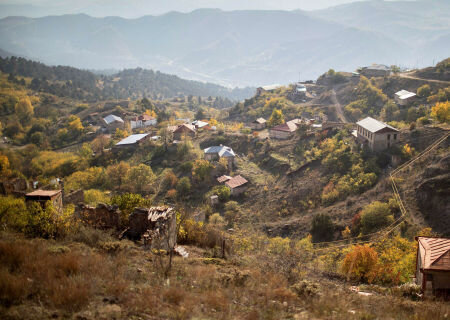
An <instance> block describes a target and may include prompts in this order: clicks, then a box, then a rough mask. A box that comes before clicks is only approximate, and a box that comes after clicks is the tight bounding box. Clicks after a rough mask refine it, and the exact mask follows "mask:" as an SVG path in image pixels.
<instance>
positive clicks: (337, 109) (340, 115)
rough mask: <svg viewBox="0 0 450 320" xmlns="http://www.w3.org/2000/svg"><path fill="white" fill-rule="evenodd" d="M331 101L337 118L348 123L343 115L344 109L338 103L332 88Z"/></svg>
mask: <svg viewBox="0 0 450 320" xmlns="http://www.w3.org/2000/svg"><path fill="white" fill-rule="evenodd" d="M331 101H333V104H334V106H335V107H336V114H337V116H338V118H339V120H341V121H342V122H344V123H348V120H347V118H346V117H345V115H344V110H343V109H342V105H341V104H340V103H339V100H338V99H337V96H336V91H335V90H334V89H332V90H331Z"/></svg>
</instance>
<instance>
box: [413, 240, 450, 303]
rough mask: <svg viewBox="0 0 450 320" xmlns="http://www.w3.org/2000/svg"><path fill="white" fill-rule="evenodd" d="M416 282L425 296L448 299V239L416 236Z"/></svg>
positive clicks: (449, 297)
mask: <svg viewBox="0 0 450 320" xmlns="http://www.w3.org/2000/svg"><path fill="white" fill-rule="evenodd" d="M416 241H417V244H418V245H417V258H416V283H417V284H418V285H419V286H421V288H422V292H423V294H424V296H425V297H430V296H431V295H434V296H436V297H438V298H443V299H445V300H449V299H450V239H449V238H429V237H416Z"/></svg>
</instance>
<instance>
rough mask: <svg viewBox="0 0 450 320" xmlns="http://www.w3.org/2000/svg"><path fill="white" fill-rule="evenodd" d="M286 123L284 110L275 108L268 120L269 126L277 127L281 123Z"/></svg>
mask: <svg viewBox="0 0 450 320" xmlns="http://www.w3.org/2000/svg"><path fill="white" fill-rule="evenodd" d="M283 123H284V115H283V111H282V110H278V109H273V111H272V115H271V116H270V118H269V120H268V121H267V125H268V126H269V127H275V126H277V125H279V124H283Z"/></svg>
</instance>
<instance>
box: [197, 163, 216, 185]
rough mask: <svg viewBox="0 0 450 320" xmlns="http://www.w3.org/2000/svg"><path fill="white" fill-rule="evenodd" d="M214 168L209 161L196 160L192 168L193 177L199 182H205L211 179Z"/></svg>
mask: <svg viewBox="0 0 450 320" xmlns="http://www.w3.org/2000/svg"><path fill="white" fill-rule="evenodd" d="M213 169H214V166H213V165H212V164H211V163H210V162H209V161H208V160H195V161H194V165H193V167H192V176H193V177H195V178H196V179H197V180H199V181H205V180H207V179H209V178H210V177H211V172H212V170H213Z"/></svg>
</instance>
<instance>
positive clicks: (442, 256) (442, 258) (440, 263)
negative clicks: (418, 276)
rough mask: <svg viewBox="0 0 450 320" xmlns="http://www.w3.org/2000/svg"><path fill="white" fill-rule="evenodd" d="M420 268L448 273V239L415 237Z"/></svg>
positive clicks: (449, 240)
mask: <svg viewBox="0 0 450 320" xmlns="http://www.w3.org/2000/svg"><path fill="white" fill-rule="evenodd" d="M416 239H417V241H418V242H419V250H420V252H421V255H420V258H421V259H422V268H423V269H426V270H433V269H437V270H449V271H450V239H446V238H427V237H417V238H416Z"/></svg>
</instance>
